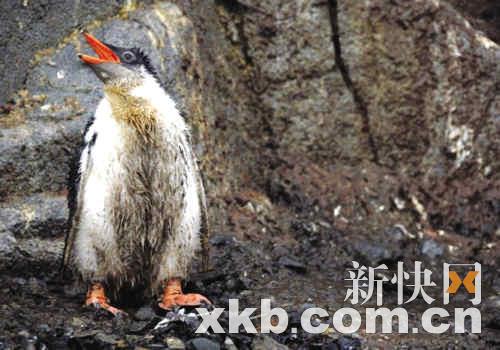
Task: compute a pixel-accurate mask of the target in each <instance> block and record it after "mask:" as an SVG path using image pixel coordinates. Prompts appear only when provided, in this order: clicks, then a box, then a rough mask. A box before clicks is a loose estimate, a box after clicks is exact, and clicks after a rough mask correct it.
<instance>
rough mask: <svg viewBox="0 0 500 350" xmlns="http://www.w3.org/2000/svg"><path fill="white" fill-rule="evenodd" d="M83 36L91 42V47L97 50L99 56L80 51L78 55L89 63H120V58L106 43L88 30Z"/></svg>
mask: <svg viewBox="0 0 500 350" xmlns="http://www.w3.org/2000/svg"><path fill="white" fill-rule="evenodd" d="M83 36H85V39H86V40H87V42H88V43H89V45H90V47H92V49H93V50H94V51H95V53H96V54H97V56H98V57H93V56H88V55H84V54H81V53H79V54H78V57H79V58H80V59H81V60H82V61H83V62H85V63H87V64H99V63H105V62H108V63H120V58H119V57H118V56H117V55H116V54H115V53H114V52H113V50H111V49H110V48H109V47H107V46H106V45H104V44H103V43H102V42H100V41H99V40H97V39H96V38H94V37H93V36H92V35H90V34H89V33H87V32H83Z"/></svg>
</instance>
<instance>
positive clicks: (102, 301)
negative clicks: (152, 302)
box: [85, 283, 128, 317]
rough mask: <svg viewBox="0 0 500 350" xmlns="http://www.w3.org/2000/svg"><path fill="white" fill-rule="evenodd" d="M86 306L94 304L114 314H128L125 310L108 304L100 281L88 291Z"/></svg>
mask: <svg viewBox="0 0 500 350" xmlns="http://www.w3.org/2000/svg"><path fill="white" fill-rule="evenodd" d="M85 306H92V307H94V308H96V309H103V310H106V311H108V312H109V313H111V314H112V315H113V316H115V317H117V316H128V315H127V313H126V312H125V311H123V310H120V309H118V308H116V307H114V306H111V305H109V304H108V298H106V294H105V293H104V287H103V286H102V284H100V283H94V284H93V285H92V286H91V287H90V288H89V290H88V292H87V299H86V300H85Z"/></svg>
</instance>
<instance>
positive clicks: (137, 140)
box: [63, 33, 208, 313]
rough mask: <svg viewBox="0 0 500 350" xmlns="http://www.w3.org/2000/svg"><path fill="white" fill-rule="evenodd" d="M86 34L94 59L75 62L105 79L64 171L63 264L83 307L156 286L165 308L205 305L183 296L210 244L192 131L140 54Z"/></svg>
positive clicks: (103, 304)
mask: <svg viewBox="0 0 500 350" xmlns="http://www.w3.org/2000/svg"><path fill="white" fill-rule="evenodd" d="M84 35H85V36H86V38H87V41H88V42H89V44H90V45H91V46H92V47H93V49H94V50H95V51H96V53H97V54H98V56H99V57H98V58H97V57H91V56H85V55H80V58H81V60H82V61H83V62H85V63H87V64H89V65H90V66H91V67H92V69H93V70H94V72H95V73H96V75H97V76H98V77H99V78H100V79H101V80H102V81H103V82H104V84H105V85H104V98H103V99H102V100H101V102H100V103H99V105H98V107H97V110H96V113H95V116H94V118H93V119H92V120H91V121H90V122H89V125H88V127H87V129H86V131H85V135H84V143H83V147H82V149H81V152H80V155H79V159H78V162H77V166H76V167H74V170H73V171H72V174H71V178H72V179H73V184H72V186H70V190H69V208H70V230H69V232H68V236H67V239H66V246H65V252H64V262H63V263H64V266H67V265H72V266H74V267H75V268H76V270H77V271H78V272H79V275H80V276H81V277H82V279H83V280H84V281H85V282H87V283H88V284H89V293H88V295H87V304H89V303H90V304H94V305H97V306H101V307H104V308H106V309H108V310H109V311H111V312H113V313H115V312H114V311H116V310H117V309H115V308H112V307H111V306H110V305H109V304H108V303H107V298H106V296H105V291H106V292H113V294H116V293H114V292H117V291H119V290H120V289H121V288H123V287H134V286H141V288H144V289H145V290H146V291H147V292H148V293H150V294H155V293H156V292H157V291H158V290H159V288H160V287H162V286H163V287H164V288H165V289H164V293H163V298H162V303H161V304H160V306H161V307H164V308H169V307H172V306H174V305H196V304H199V303H200V302H207V301H208V300H207V299H206V298H204V297H202V296H200V295H198V294H191V295H185V294H183V293H182V291H181V289H180V281H181V280H182V279H184V278H186V276H187V274H188V270H189V267H190V264H191V262H192V260H193V259H194V258H195V256H196V255H197V254H198V251H199V250H200V248H201V247H200V245H201V244H200V243H201V242H203V245H204V247H203V248H204V249H207V245H206V242H207V239H208V237H207V235H208V220H207V213H206V204H205V193H204V189H203V183H202V181H201V176H200V172H199V169H198V166H197V163H196V158H195V155H194V153H193V151H192V148H191V144H190V136H189V128H188V126H187V125H186V123H185V121H184V119H183V118H182V116H181V114H180V113H179V111H178V109H177V107H176V105H175V103H174V101H173V100H172V98H171V97H170V96H169V95H168V94H167V93H166V92H165V91H164V90H163V88H162V87H161V85H160V84H159V83H158V80H157V79H156V74H155V73H154V71H152V70H151V65H150V63H149V60H148V59H147V57H146V56H145V55H144V54H143V53H142V52H141V51H140V50H137V49H130V50H129V49H122V48H117V47H115V46H112V45H107V44H103V43H101V42H100V41H98V40H97V39H95V38H94V37H92V36H91V35H90V34H88V33H84ZM206 257H207V252H206V251H204V252H203V259H202V260H203V263H204V264H206V263H207V258H206Z"/></svg>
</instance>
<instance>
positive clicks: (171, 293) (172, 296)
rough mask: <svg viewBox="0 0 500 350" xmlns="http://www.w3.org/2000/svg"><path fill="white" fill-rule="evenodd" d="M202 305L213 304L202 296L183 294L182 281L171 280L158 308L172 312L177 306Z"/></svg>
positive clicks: (178, 279) (166, 286) (177, 279)
mask: <svg viewBox="0 0 500 350" xmlns="http://www.w3.org/2000/svg"><path fill="white" fill-rule="evenodd" d="M201 304H212V303H211V302H210V300H208V299H207V298H206V297H204V296H203V295H201V294H196V293H190V294H184V293H182V288H181V279H180V278H171V279H170V280H168V281H167V283H166V285H165V290H164V291H163V297H162V301H161V302H160V303H159V304H158V306H159V307H160V308H162V309H164V310H171V309H173V308H174V307H175V306H198V305H201Z"/></svg>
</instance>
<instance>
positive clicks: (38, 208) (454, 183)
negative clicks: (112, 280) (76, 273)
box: [0, 0, 500, 349]
mask: <svg viewBox="0 0 500 350" xmlns="http://www.w3.org/2000/svg"><path fill="white" fill-rule="evenodd" d="M9 3H12V2H9V1H7V2H5V4H9ZM134 3H135V2H126V4H124V5H123V6H122V5H120V4H118V3H116V2H108V1H103V2H99V4H97V3H96V4H93V5H88V6H87V7H85V6H84V5H83V4H80V2H73V1H69V0H68V1H60V2H58V3H57V4H55V3H54V4H52V2H49V3H47V4H46V5H44V4H43V2H42V3H40V4H38V3H37V2H32V1H23V2H16V3H15V4H14V3H12V4H11V5H12V6H14V5H15V8H19V9H20V11H19V12H17V13H18V14H19V15H18V16H15V17H12V18H5V21H2V23H6V25H5V28H7V30H5V31H3V32H2V33H1V34H0V47H4V48H6V50H7V52H9V53H11V54H13V55H14V57H15V58H16V59H18V60H17V61H16V62H18V65H17V66H16V67H13V66H12V65H10V66H7V65H6V62H5V61H4V59H6V57H7V55H5V56H3V58H0V71H1V72H2V73H4V76H5V78H4V79H3V80H2V82H1V84H2V85H1V86H0V87H2V91H4V95H3V96H2V98H1V101H0V102H2V105H0V126H1V129H0V201H2V203H1V204H0V289H1V292H0V314H1V317H0V349H1V348H8V349H10V348H14V347H15V346H21V347H24V348H39V349H43V348H44V346H46V347H48V348H51V349H52V348H54V349H57V348H60V349H65V348H68V347H70V348H75V349H82V348H84V349H85V348H135V349H141V348H148V349H152V348H158V349H162V348H178V349H184V348H185V349H198V348H200V349H201V348H203V349H205V348H213V349H217V348H226V349H252V348H253V349H261V348H266V349H267V348H276V349H283V348H286V347H288V348H292V349H293V348H316V349H357V348H391V347H400V348H426V349H433V348H460V347H465V348H494V347H495V346H498V340H497V339H496V332H497V330H498V317H495V315H496V314H498V312H497V310H498V300H497V299H498V295H499V290H500V280H499V279H498V274H497V267H498V263H499V262H500V261H499V253H498V240H499V238H500V235H499V230H500V221H499V218H500V204H499V200H498V198H499V197H500V196H499V193H500V192H499V189H500V182H499V175H498V171H499V169H500V168H499V163H498V162H499V159H500V158H499V157H498V154H499V144H498V140H499V139H498V137H497V134H498V129H499V123H498V115H499V113H500V112H499V108H500V103H499V100H498V96H500V95H499V94H498V84H499V77H500V74H499V72H500V71H499V69H500V66H499V64H498V62H499V61H498V57H500V49H499V47H498V45H497V44H496V43H495V42H494V41H491V40H490V39H494V40H498V39H497V38H498V31H496V29H495V28H496V24H495V22H494V20H491V19H492V18H493V19H494V18H497V17H495V16H496V15H495V14H496V12H495V11H497V10H495V9H496V8H497V7H496V4H494V3H490V2H488V1H481V6H477V8H471V6H472V5H470V4H466V3H464V2H461V1H454V0H453V1H449V2H445V1H432V0H424V1H420V2H418V3H417V2H407V1H391V2H387V1H382V0H381V1H370V2H368V3H367V2H360V1H342V2H341V1H334V0H332V1H312V0H311V1H303V2H290V1H281V0H279V1H274V2H268V3H262V2H261V1H253V0H245V1H243V0H238V1H236V0H235V1H228V0H217V1H203V2H191V1H184V0H179V1H172V2H168V1H160V2H156V3H155V4H153V5H148V4H146V3H145V4H143V5H141V6H135V5H133V4H134ZM450 4H451V5H453V6H451V5H450ZM132 5H133V6H132ZM1 6H4V4H2V5H0V7H1ZM472 7H473V6H472ZM0 13H3V15H0V16H8V14H9V13H10V12H9V11H3V12H2V11H0ZM97 13H99V14H100V15H99V16H97V17H96V16H95V14H97ZM62 14H64V18H61V16H62ZM463 16H465V17H466V19H467V20H469V22H470V23H469V22H467V21H466V20H465V19H464V17H463ZM480 17H481V18H480ZM49 19H50V21H51V22H54V23H53V27H54V30H47V28H46V26H47V25H46V22H47V21H48V20H49ZM476 20H477V21H476ZM20 23H21V25H20ZM471 23H472V25H471ZM56 24H58V25H56ZM476 24H477V27H476ZM80 25H83V26H86V27H87V29H88V30H90V31H91V32H92V33H94V34H95V35H96V36H97V37H99V38H102V39H104V40H105V41H107V42H110V43H114V44H117V45H123V46H140V47H142V48H143V49H145V51H146V52H147V53H148V54H150V56H151V58H152V60H153V64H154V65H155V66H156V67H157V69H158V71H159V76H160V79H161V80H162V82H163V83H164V85H165V87H166V89H167V90H168V91H169V92H170V93H171V94H172V95H173V96H174V97H175V99H176V101H177V102H178V105H179V107H180V108H181V109H182V111H183V114H184V115H185V117H186V120H187V121H188V123H189V124H190V126H191V128H192V131H193V143H194V147H195V152H196V153H197V154H198V156H199V159H200V166H201V168H202V169H203V172H204V175H205V176H204V177H205V182H206V188H207V192H208V194H209V202H210V217H211V221H212V227H213V228H214V229H213V233H212V237H211V240H210V242H211V246H212V253H211V255H212V269H211V271H209V272H208V273H205V274H202V273H199V274H196V273H194V274H193V275H192V279H191V281H189V283H187V285H186V288H187V290H189V291H194V292H202V293H203V294H205V295H207V296H208V297H209V298H210V299H211V300H212V301H214V304H215V305H216V306H220V307H227V303H228V299H230V298H238V299H239V300H240V307H259V301H260V299H261V298H269V299H271V301H272V304H273V306H281V307H284V308H285V309H287V311H288V312H289V316H290V324H289V327H288V329H287V331H286V332H285V333H283V334H281V335H269V336H268V335H262V336H256V335H253V334H247V333H242V334H225V335H213V334H205V335H197V334H194V330H195V328H196V325H197V323H198V321H197V319H196V318H193V317H191V318H186V316H185V315H186V314H185V313H184V314H182V315H181V314H179V313H174V314H172V315H164V314H160V313H158V310H157V309H156V307H155V306H154V305H155V301H154V300H149V301H147V300H146V301H144V303H143V305H139V306H137V307H135V308H132V307H130V306H127V305H125V306H124V307H125V308H126V309H127V311H128V313H129V315H132V316H131V317H130V318H129V319H125V320H114V319H111V318H110V317H108V316H107V315H105V314H102V313H95V312H94V311H91V310H85V309H83V308H82V306H81V304H82V303H83V299H84V293H85V288H83V289H82V288H80V287H75V286H73V285H72V284H71V283H70V281H60V280H59V279H58V277H57V276H56V274H55V271H57V268H58V265H59V262H60V257H61V253H62V246H63V236H64V233H65V230H66V225H65V218H66V215H67V211H66V204H65V196H66V185H65V183H66V174H67V172H68V161H69V160H70V158H71V157H72V155H73V153H74V150H75V148H76V145H77V144H78V143H79V140H80V138H81V132H82V129H83V126H84V125H85V123H86V120H87V119H88V118H89V117H90V116H91V115H92V113H93V111H94V109H95V105H96V103H97V101H98V100H99V98H100V96H101V94H102V91H101V85H100V83H99V82H98V81H97V79H96V78H95V76H94V75H93V74H92V73H91V72H90V70H89V69H88V68H87V67H84V66H83V65H82V64H81V63H80V62H79V61H78V60H77V59H76V53H77V52H80V51H83V52H86V51H87V50H88V47H87V45H86V44H85V43H84V41H83V40H82V38H80V37H79V35H78V30H77V27H78V26H80ZM477 29H481V30H484V33H482V32H479V31H477ZM6 33H9V37H6ZM24 33H26V34H24ZM42 33H43V38H40V36H41V34H42ZM488 37H489V38H490V39H489V38H488ZM11 39H12V40H11ZM497 42H498V41H497ZM47 48H48V49H47ZM41 49H47V50H42V51H38V50H41ZM35 51H36V53H35ZM11 93H13V94H11ZM353 260H356V261H359V262H360V263H361V264H365V265H367V266H373V267H375V266H378V265H380V264H386V265H387V266H388V268H389V270H390V271H394V269H395V268H396V264H397V262H398V261H402V262H404V264H405V266H413V264H414V261H415V260H420V261H422V262H423V264H424V266H425V267H427V268H431V269H433V271H435V274H434V275H433V277H434V279H435V280H436V281H440V280H441V279H442V276H441V275H440V269H441V268H442V263H443V262H474V261H479V262H481V263H482V264H483V273H484V276H485V278H483V296H484V297H483V299H484V303H483V304H482V305H481V311H482V314H483V316H484V322H483V332H482V333H481V334H480V335H475V334H469V333H466V334H463V335H452V334H443V335H432V336H431V335H425V336H420V335H415V334H408V335H396V334H392V335H391V334H388V335H381V334H364V333H359V334H358V333H356V334H354V335H352V336H347V335H345V336H344V335H341V334H340V333H337V332H333V331H332V332H330V331H328V332H325V333H324V334H320V335H311V334H307V333H305V332H303V331H301V330H300V313H301V312H302V311H303V309H304V308H305V307H306V306H311V305H316V306H318V307H324V308H325V309H326V310H328V311H329V313H330V317H331V315H333V312H334V311H335V310H337V309H339V308H341V307H346V306H349V305H350V304H349V302H348V301H344V297H345V292H346V282H345V281H344V279H345V278H346V268H347V267H349V266H351V261H353ZM406 292H407V293H409V292H410V291H409V290H408V291H406ZM384 293H387V294H385V295H384V298H386V299H384V300H387V303H388V304H387V305H388V307H390V306H391V305H393V306H394V305H395V300H396V294H395V293H396V291H395V288H391V287H388V288H387V290H384ZM425 306H426V305H423V303H418V302H417V303H416V304H412V305H411V306H410V307H409V309H408V310H409V313H410V316H411V320H412V321H411V322H412V325H410V327H412V326H413V325H415V326H416V325H417V324H416V321H415V319H416V318H417V315H419V314H420V312H421V309H422V308H425ZM188 313H189V310H188ZM165 317H167V318H168V317H170V320H171V321H169V322H167V324H168V325H167V326H166V327H161V328H158V329H155V327H156V326H157V325H158V324H159V323H161V322H162V321H164V320H165ZM227 317H228V316H227V315H226V314H224V315H223V316H221V318H222V319H223V320H224V322H225V323H227ZM330 321H331V320H330ZM224 322H222V323H224ZM224 326H225V325H224ZM292 327H297V328H298V329H299V331H298V332H297V333H293V332H292Z"/></svg>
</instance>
